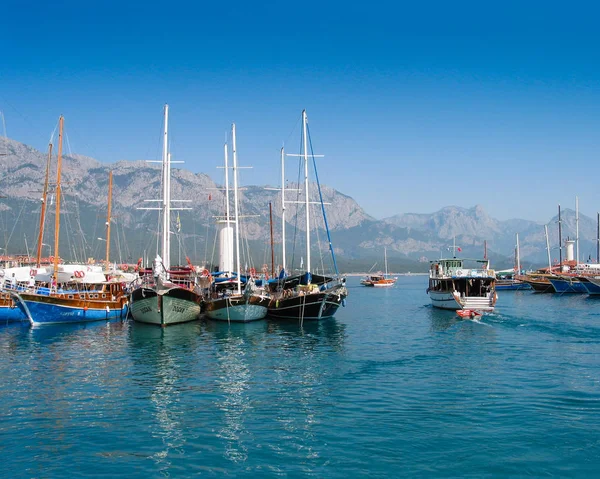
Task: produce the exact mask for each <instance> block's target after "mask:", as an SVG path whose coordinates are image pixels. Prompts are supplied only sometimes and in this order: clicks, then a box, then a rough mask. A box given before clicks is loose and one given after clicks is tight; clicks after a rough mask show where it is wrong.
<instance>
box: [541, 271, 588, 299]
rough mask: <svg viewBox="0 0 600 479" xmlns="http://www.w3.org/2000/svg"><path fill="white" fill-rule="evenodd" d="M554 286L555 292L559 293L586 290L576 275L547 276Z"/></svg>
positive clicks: (580, 292)
mask: <svg viewBox="0 0 600 479" xmlns="http://www.w3.org/2000/svg"><path fill="white" fill-rule="evenodd" d="M548 279H549V280H550V282H551V283H552V286H553V287H554V290H555V292H557V293H559V294H564V293H575V294H586V293H587V292H588V291H587V289H586V288H585V286H584V285H583V283H582V282H581V281H579V280H578V279H577V277H576V276H565V275H560V276H554V277H551V278H548Z"/></svg>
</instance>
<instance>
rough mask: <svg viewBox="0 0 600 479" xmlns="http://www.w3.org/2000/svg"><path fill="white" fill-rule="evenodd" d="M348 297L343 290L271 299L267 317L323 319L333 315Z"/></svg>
mask: <svg viewBox="0 0 600 479" xmlns="http://www.w3.org/2000/svg"><path fill="white" fill-rule="evenodd" d="M347 295H348V293H347V291H345V288H343V289H342V290H339V291H336V290H332V291H319V292H314V293H307V294H303V295H295V296H291V297H281V298H278V299H272V300H271V303H270V304H269V312H268V315H269V316H270V317H272V318H278V319H297V320H304V319H324V318H331V317H333V316H334V315H335V313H336V312H337V310H338V308H339V307H340V305H341V304H342V302H343V301H344V299H345V298H346V296H347Z"/></svg>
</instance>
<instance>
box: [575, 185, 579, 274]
mask: <svg viewBox="0 0 600 479" xmlns="http://www.w3.org/2000/svg"><path fill="white" fill-rule="evenodd" d="M575 250H576V253H575V254H576V256H575V259H576V260H577V262H576V263H575V265H576V266H577V265H579V197H578V196H576V197H575Z"/></svg>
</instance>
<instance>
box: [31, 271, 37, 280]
mask: <svg viewBox="0 0 600 479" xmlns="http://www.w3.org/2000/svg"><path fill="white" fill-rule="evenodd" d="M36 275H37V269H30V270H29V276H30V277H32V278H35V276H36Z"/></svg>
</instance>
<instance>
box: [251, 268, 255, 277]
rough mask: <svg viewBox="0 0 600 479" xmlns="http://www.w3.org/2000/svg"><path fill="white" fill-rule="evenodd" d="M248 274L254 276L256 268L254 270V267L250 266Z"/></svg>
mask: <svg viewBox="0 0 600 479" xmlns="http://www.w3.org/2000/svg"><path fill="white" fill-rule="evenodd" d="M250 276H251V277H252V278H255V277H256V270H255V269H254V268H250Z"/></svg>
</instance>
